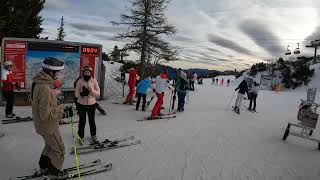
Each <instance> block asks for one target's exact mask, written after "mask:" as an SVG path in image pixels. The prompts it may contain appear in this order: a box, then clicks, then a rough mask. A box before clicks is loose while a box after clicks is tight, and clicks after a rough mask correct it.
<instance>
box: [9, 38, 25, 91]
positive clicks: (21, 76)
mask: <svg viewBox="0 0 320 180" xmlns="http://www.w3.org/2000/svg"><path fill="white" fill-rule="evenodd" d="M4 54H5V56H4V61H12V62H13V68H12V72H13V75H14V79H15V82H17V83H18V84H19V86H20V87H21V88H25V79H26V76H25V74H26V42H24V41H13V40H12V41H9V40H8V41H5V42H4Z"/></svg>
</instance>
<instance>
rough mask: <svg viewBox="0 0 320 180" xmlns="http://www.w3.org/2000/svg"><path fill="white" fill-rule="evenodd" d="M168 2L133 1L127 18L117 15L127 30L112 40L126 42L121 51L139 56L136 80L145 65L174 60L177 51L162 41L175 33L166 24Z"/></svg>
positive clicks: (155, 0)
mask: <svg viewBox="0 0 320 180" xmlns="http://www.w3.org/2000/svg"><path fill="white" fill-rule="evenodd" d="M168 3H169V0H133V1H132V2H131V5H132V8H131V10H130V14H129V15H121V22H120V23H116V22H113V24H115V25H126V26H128V31H127V32H125V33H120V34H118V35H117V36H116V37H115V38H116V39H127V40H129V42H128V43H126V45H125V47H124V49H125V50H130V51H135V52H137V53H140V77H141V78H143V77H144V72H145V67H146V65H147V64H146V62H149V61H150V63H151V59H152V62H153V63H154V64H156V63H160V62H161V61H174V60H177V56H178V51H177V50H176V49H175V48H173V47H171V45H170V44H169V43H168V42H166V41H165V40H164V38H163V35H166V36H169V35H173V34H175V32H176V30H175V27H174V26H173V25H171V24H169V23H168V22H167V18H166V17H165V14H164V11H165V10H166V8H167V5H168Z"/></svg>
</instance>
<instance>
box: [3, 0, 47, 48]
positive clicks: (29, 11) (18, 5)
mask: <svg viewBox="0 0 320 180" xmlns="http://www.w3.org/2000/svg"><path fill="white" fill-rule="evenodd" d="M44 3H45V0H10V1H8V0H0V42H1V41H2V38H3V37H19V38H39V35H40V33H41V32H42V31H43V28H41V24H42V21H43V19H42V17H41V15H40V14H39V13H40V12H41V10H42V9H43V7H44Z"/></svg>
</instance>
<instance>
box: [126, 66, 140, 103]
mask: <svg viewBox="0 0 320 180" xmlns="http://www.w3.org/2000/svg"><path fill="white" fill-rule="evenodd" d="M136 82H137V70H136V69H135V67H132V68H131V69H130V73H129V81H128V85H129V94H128V95H127V98H126V101H125V102H123V104H132V98H133V96H134V93H135V86H136Z"/></svg>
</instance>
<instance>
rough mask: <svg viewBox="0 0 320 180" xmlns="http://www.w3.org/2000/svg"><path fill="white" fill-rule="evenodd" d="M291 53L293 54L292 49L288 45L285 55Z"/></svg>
mask: <svg viewBox="0 0 320 180" xmlns="http://www.w3.org/2000/svg"><path fill="white" fill-rule="evenodd" d="M290 54H291V51H290V50H289V45H288V47H287V51H286V53H285V55H286V56H287V55H290Z"/></svg>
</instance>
